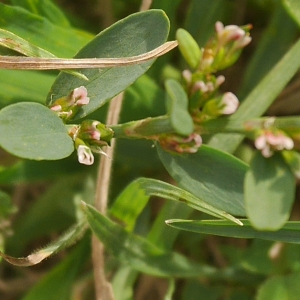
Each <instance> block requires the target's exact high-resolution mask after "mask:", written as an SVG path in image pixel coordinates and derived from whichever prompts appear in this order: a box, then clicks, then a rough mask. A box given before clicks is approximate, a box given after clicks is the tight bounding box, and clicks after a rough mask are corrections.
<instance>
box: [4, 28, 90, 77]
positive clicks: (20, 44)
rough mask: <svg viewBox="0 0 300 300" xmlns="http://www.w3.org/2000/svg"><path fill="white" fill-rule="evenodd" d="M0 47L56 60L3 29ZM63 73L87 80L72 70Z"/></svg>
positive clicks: (51, 55)
mask: <svg viewBox="0 0 300 300" xmlns="http://www.w3.org/2000/svg"><path fill="white" fill-rule="evenodd" d="M0 45H1V46H3V47H6V48H9V49H11V50H14V51H17V52H19V53H21V54H24V55H26V56H33V57H44V58H56V56H55V55H54V54H52V53H51V52H49V51H47V50H44V49H43V48H40V47H37V46H35V45H34V44H32V43H29V42H28V41H26V40H24V39H22V38H21V37H19V36H18V35H16V34H14V33H12V32H10V31H7V30H4V29H0ZM64 72H65V73H69V74H71V75H74V76H77V77H78V78H81V79H84V80H88V79H87V77H86V76H84V75H83V74H81V73H80V72H76V71H73V70H64Z"/></svg>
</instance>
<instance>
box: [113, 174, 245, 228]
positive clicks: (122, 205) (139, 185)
mask: <svg viewBox="0 0 300 300" xmlns="http://www.w3.org/2000/svg"><path fill="white" fill-rule="evenodd" d="M150 196H157V197H161V198H165V199H168V200H173V201H178V202H182V203H184V204H186V205H188V206H191V207H192V208H194V209H197V210H199V211H202V212H205V213H207V214H210V215H213V216H215V217H217V218H222V219H227V220H231V221H232V222H234V223H237V224H239V225H242V223H241V222H240V221H239V220H238V219H236V218H234V217H233V216H231V215H229V214H227V213H226V212H224V211H220V210H219V209H216V208H214V207H212V206H211V205H209V204H207V203H206V202H204V201H202V200H201V199H199V198H197V197H195V196H194V195H192V194H191V193H189V192H187V191H185V190H183V189H180V188H178V187H176V186H173V185H171V184H168V183H165V182H163V181H159V180H155V179H149V178H139V179H137V180H135V181H133V182H132V183H131V184H130V185H128V186H127V188H126V189H125V190H124V191H123V192H122V194H121V195H120V196H119V197H118V198H117V200H116V201H115V202H114V205H113V206H112V208H111V210H110V213H111V214H112V215H113V216H114V217H116V218H118V219H119V220H122V221H123V222H125V223H126V224H127V229H129V230H130V231H132V229H133V227H134V225H135V221H136V219H137V217H138V215H139V214H140V212H141V211H142V209H143V208H144V207H145V205H146V203H147V202H148V200H149V197H150Z"/></svg>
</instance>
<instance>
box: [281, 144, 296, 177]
mask: <svg viewBox="0 0 300 300" xmlns="http://www.w3.org/2000/svg"><path fill="white" fill-rule="evenodd" d="M281 153H282V156H283V158H284V159H285V161H286V163H287V164H288V165H289V167H290V168H291V170H292V172H293V173H294V176H295V177H296V178H297V179H299V178H300V153H299V152H297V151H293V150H289V151H282V152H281Z"/></svg>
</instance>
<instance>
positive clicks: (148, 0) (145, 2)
mask: <svg viewBox="0 0 300 300" xmlns="http://www.w3.org/2000/svg"><path fill="white" fill-rule="evenodd" d="M151 4H152V0H142V3H141V6H140V11H145V10H148V9H149V8H150V6H151Z"/></svg>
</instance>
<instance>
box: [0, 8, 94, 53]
mask: <svg viewBox="0 0 300 300" xmlns="http://www.w3.org/2000/svg"><path fill="white" fill-rule="evenodd" d="M0 15H1V19H0V28H2V29H5V30H7V31H10V32H12V33H14V34H16V35H18V36H19V37H21V38H23V39H25V40H27V41H30V43H32V44H34V45H36V46H38V47H42V48H43V49H46V50H48V51H50V52H51V53H53V54H54V55H55V56H58V57H72V56H74V55H75V54H76V53H77V51H78V50H79V49H80V48H81V47H83V46H84V45H85V44H86V43H87V42H89V41H90V40H91V39H92V38H93V35H91V34H89V33H87V32H84V31H79V30H75V29H73V28H71V27H66V26H58V25H56V24H54V23H51V22H50V21H48V20H47V19H45V18H42V17H40V16H38V15H36V14H33V13H30V12H29V11H28V10H26V9H24V8H21V7H18V6H10V5H4V4H3V3H0ZM45 32H47V34H46V35H45ZM58 37H59V38H58Z"/></svg>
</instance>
